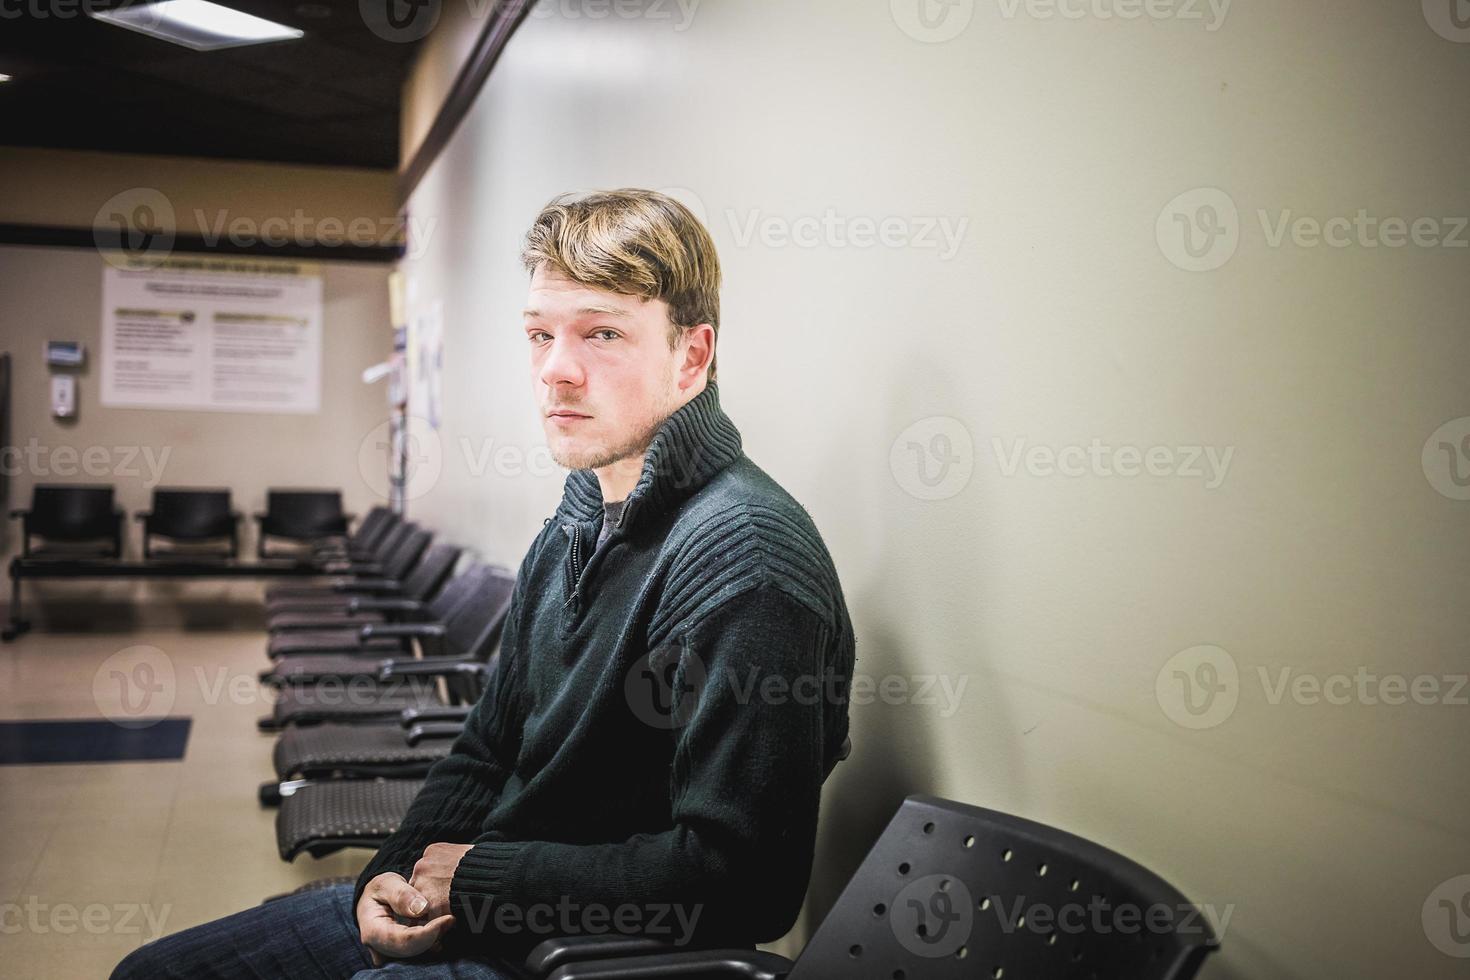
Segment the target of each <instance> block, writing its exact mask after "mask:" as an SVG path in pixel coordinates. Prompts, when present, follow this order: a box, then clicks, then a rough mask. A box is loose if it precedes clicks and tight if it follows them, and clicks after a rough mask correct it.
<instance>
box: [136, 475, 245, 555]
mask: <svg viewBox="0 0 1470 980" xmlns="http://www.w3.org/2000/svg"><path fill="white" fill-rule="evenodd" d="M134 516H135V517H136V518H137V520H138V521H139V522H141V523H142V525H143V557H144V558H152V557H154V554H155V552H154V550H153V539H154V538H155V537H159V538H164V539H165V540H167V541H169V542H172V543H183V544H185V545H186V547H188V551H187V552H186V553H187V554H188V555H189V556H190V557H198V556H200V555H201V554H209V555H212V556H217V557H221V558H234V557H236V556H237V555H239V553H240V514H239V512H237V511H235V510H233V509H231V507H230V491H228V490H215V489H209V490H203V489H199V490H195V489H184V488H163V487H160V488H158V489H156V490H154V491H153V509H152V510H149V511H140V512H139V513H138V514H136V515H134ZM209 542H214V543H215V547H214V548H212V549H209V550H207V551H205V550H203V549H201V548H199V547H196V546H198V545H203V544H206V543H209ZM163 553H164V554H169V553H170V552H163Z"/></svg>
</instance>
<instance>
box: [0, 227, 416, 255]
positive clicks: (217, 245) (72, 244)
mask: <svg viewBox="0 0 1470 980" xmlns="http://www.w3.org/2000/svg"><path fill="white" fill-rule="evenodd" d="M0 245H39V246H42V247H47V248H86V249H93V250H97V251H100V250H102V249H104V248H122V247H123V246H122V242H121V241H120V240H119V238H118V233H117V232H116V231H115V230H113V231H108V230H106V229H92V228H64V227H59V226H56V225H18V224H0ZM168 248H169V251H170V252H181V253H185V254H191V255H194V254H203V255H254V256H260V257H263V258H277V259H316V260H317V261H320V262H397V261H398V260H399V259H401V258H403V251H404V247H403V245H401V244H394V245H354V244H352V243H350V242H336V243H333V244H330V245H326V244H321V243H317V242H311V241H303V242H290V243H285V244H281V245H272V244H269V243H267V242H252V243H249V244H245V243H235V242H231V241H230V240H229V239H228V238H226V237H224V236H222V235H221V236H218V237H216V238H214V239H213V240H208V239H205V238H204V237H203V236H202V235H175V236H174V237H173V241H172V242H169V243H168ZM145 252H146V254H148V255H149V256H153V257H156V256H155V253H154V252H153V251H152V250H145Z"/></svg>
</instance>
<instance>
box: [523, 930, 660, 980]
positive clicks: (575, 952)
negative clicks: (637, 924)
mask: <svg viewBox="0 0 1470 980" xmlns="http://www.w3.org/2000/svg"><path fill="white" fill-rule="evenodd" d="M670 949H672V947H671V946H670V945H669V944H668V943H666V942H664V941H663V940H661V939H653V938H651V937H649V936H629V935H624V934H622V933H616V932H612V933H603V934H601V935H595V936H594V935H584V936H557V937H555V938H554V939H548V940H546V941H545V942H543V943H541V944H540V945H538V946H537V947H536V948H535V949H533V950H531V955H530V956H527V957H526V969H527V970H528V971H529V972H530V974H531V976H533V977H545V976H547V975H549V974H550V973H551V972H552V971H553V970H555V969H557V968H558V967H562V966H565V965H566V964H568V963H577V962H585V961H587V960H609V959H612V958H614V957H618V956H637V955H648V954H650V953H657V952H661V951H662V952H667V951H669V950H670Z"/></svg>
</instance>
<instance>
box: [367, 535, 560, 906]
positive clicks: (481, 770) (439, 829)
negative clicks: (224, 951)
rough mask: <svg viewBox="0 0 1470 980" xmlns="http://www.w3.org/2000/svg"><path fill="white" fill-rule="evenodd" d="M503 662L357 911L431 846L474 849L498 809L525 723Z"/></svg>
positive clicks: (510, 629)
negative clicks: (382, 881) (378, 883)
mask: <svg viewBox="0 0 1470 980" xmlns="http://www.w3.org/2000/svg"><path fill="white" fill-rule="evenodd" d="M543 539H544V531H543V534H542V535H540V536H538V537H537V539H536V541H535V542H533V544H532V546H531V548H530V549H529V550H528V551H527V553H526V557H525V559H524V560H523V561H522V563H521V570H520V574H519V575H518V576H517V578H516V587H515V590H514V591H513V592H512V593H511V601H510V606H509V608H508V610H507V612H506V624H505V631H504V633H503V635H502V637H501V647H502V649H514V648H515V646H516V644H517V642H518V641H517V633H518V632H519V630H520V626H521V623H520V621H521V617H522V614H523V605H524V598H525V596H524V593H523V583H524V582H525V581H526V574H525V572H526V569H527V568H528V567H529V566H530V565H531V564H532V562H533V561H534V560H535V556H536V551H537V548H538V547H539V545H540V543H541V541H542V540H543ZM508 659H509V660H510V662H509V663H505V662H502V663H501V664H500V665H499V667H498V668H497V669H496V670H495V672H494V674H493V676H492V677H491V679H490V682H489V684H488V685H487V686H486V689H485V692H484V694H483V695H482V696H481V698H480V700H479V701H478V702H476V703H475V706H474V707H473V708H472V709H471V710H470V713H469V717H468V718H466V720H465V725H464V731H463V732H462V733H461V734H460V735H459V737H458V738H456V739H455V741H454V745H453V747H452V749H451V751H450V753H449V755H448V756H446V757H445V758H443V759H441V760H439V761H438V762H436V763H435V764H434V765H433V766H432V767H431V768H430V769H429V772H428V775H427V777H426V779H425V781H424V787H423V789H421V790H419V793H418V795H417V796H416V797H414V801H413V805H412V806H411V807H409V810H408V813H407V814H405V815H404V818H403V820H402V822H401V823H400V824H399V825H398V830H397V831H395V832H394V833H393V834H392V835H391V836H389V837H388V839H387V840H385V841H384V842H383V844H382V846H381V847H379V848H378V852H377V854H375V855H374V856H373V859H372V860H371V861H369V862H368V864H367V867H366V868H364V869H363V871H362V874H360V875H359V876H358V879H357V889H356V891H355V892H354V894H353V897H352V906H353V908H354V909H356V907H357V901H358V899H360V898H362V892H363V889H365V888H366V887H367V884H368V882H370V881H372V880H373V878H375V877H377V876H378V875H380V874H384V873H386V872H395V873H397V874H400V875H402V876H403V877H404V878H408V877H410V874H411V872H412V870H413V866H414V864H415V862H417V861H418V859H419V858H420V857H421V856H422V855H423V852H424V849H425V848H426V847H428V846H429V845H430V844H435V843H451V844H467V843H469V842H470V841H472V840H474V839H475V837H476V836H477V835H478V834H479V833H480V830H481V826H482V824H483V823H484V820H485V816H486V814H488V813H489V812H490V809H491V808H492V807H493V806H494V804H495V801H496V799H497V798H498V797H499V795H500V792H501V790H502V789H503V788H504V786H505V781H506V779H507V778H509V775H510V769H511V766H512V765H513V763H514V759H515V745H516V740H517V738H518V736H519V724H520V718H519V715H518V712H517V709H518V707H519V705H520V699H519V698H518V697H517V696H516V693H515V692H516V688H517V684H518V679H519V678H518V669H517V668H518V665H517V664H516V663H515V661H514V659H513V658H508Z"/></svg>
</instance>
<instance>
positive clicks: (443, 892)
mask: <svg viewBox="0 0 1470 980" xmlns="http://www.w3.org/2000/svg"><path fill="white" fill-rule="evenodd" d="M471 846H472V845H470V844H430V845H429V846H428V847H426V848H424V855H423V857H421V858H419V859H418V862H417V863H416V864H414V866H413V877H412V878H409V879H408V884H409V886H410V887H411V888H413V889H414V890H415V891H417V892H418V894H420V895H422V896H423V897H424V898H425V899H427V900H428V903H429V904H428V906H427V909H426V910H425V911H424V912H423V913H421V914H422V915H425V916H436V915H448V914H449V883H450V882H452V881H453V880H454V869H455V868H458V867H459V861H460V858H462V857H464V856H465V853H466V852H467V851H469V850H470V848H471Z"/></svg>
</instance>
